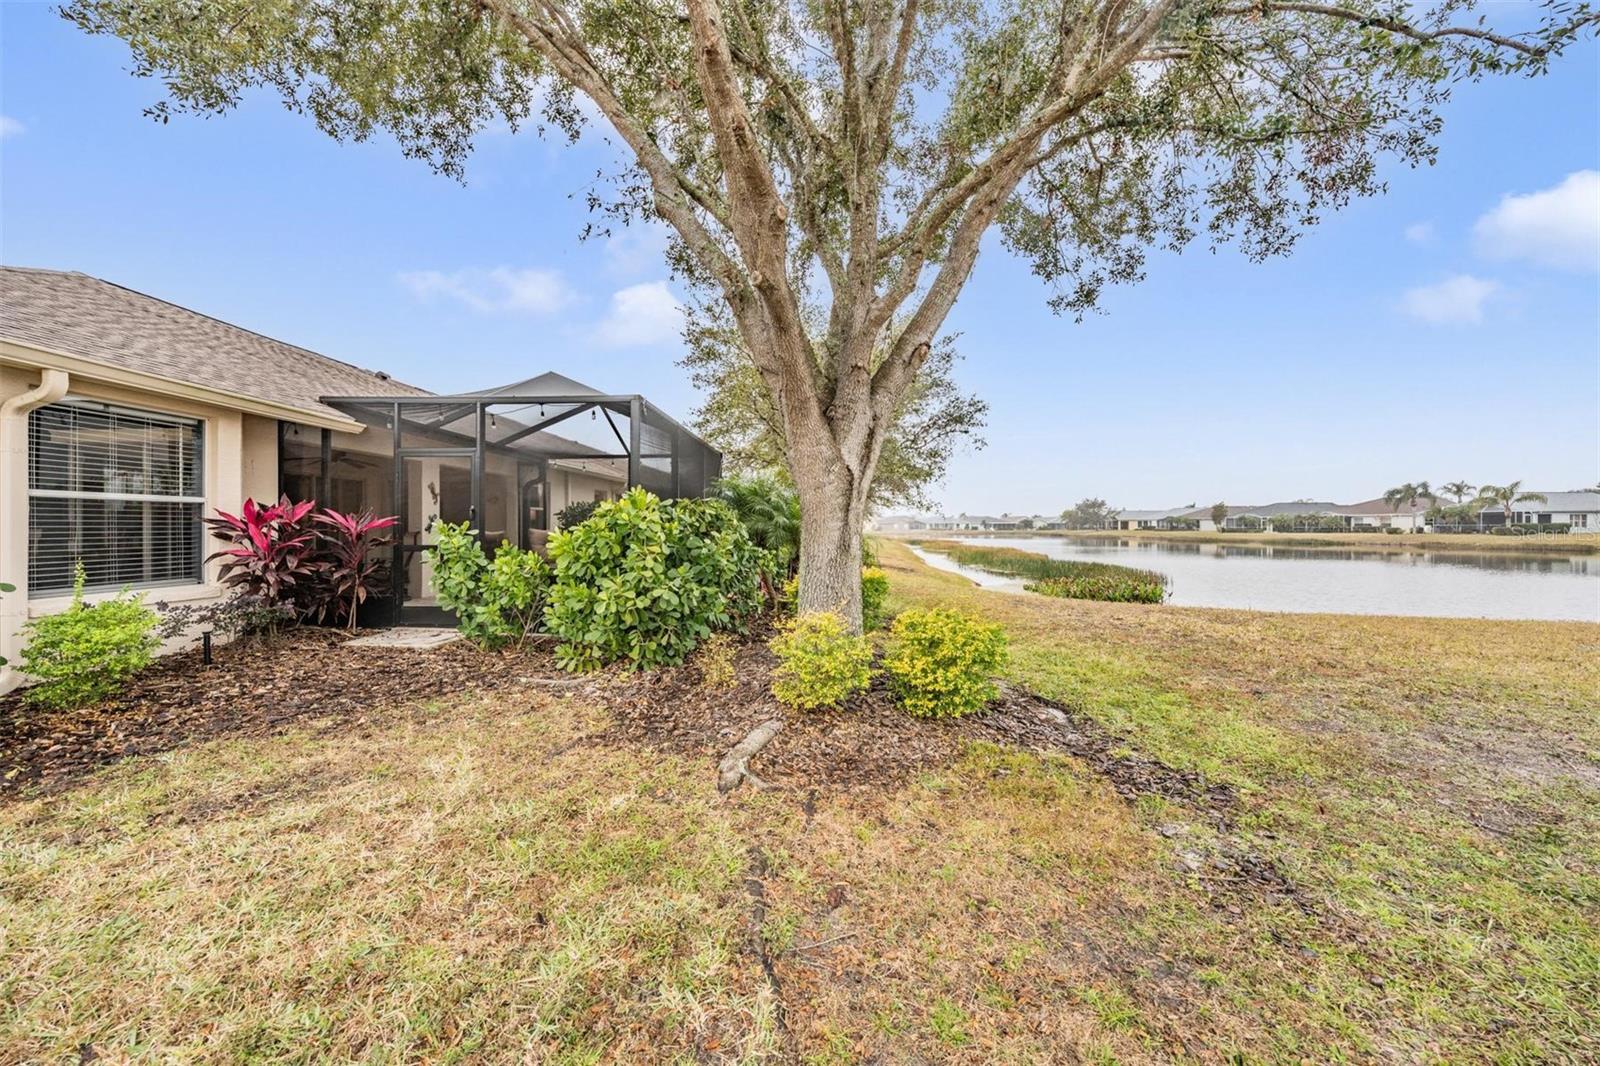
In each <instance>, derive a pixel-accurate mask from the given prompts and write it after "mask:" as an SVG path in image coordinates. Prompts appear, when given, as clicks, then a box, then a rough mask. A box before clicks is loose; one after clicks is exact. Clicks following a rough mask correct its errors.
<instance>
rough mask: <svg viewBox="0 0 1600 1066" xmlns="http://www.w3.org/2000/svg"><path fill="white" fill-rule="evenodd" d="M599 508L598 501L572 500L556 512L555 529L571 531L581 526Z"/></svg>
mask: <svg viewBox="0 0 1600 1066" xmlns="http://www.w3.org/2000/svg"><path fill="white" fill-rule="evenodd" d="M599 506H600V501H599V500H574V501H573V502H571V503H569V504H567V505H566V506H565V507H563V508H561V510H559V511H557V512H556V528H557V529H572V528H574V527H576V526H581V525H583V523H585V522H587V521H588V520H589V518H590V516H591V515H593V514H594V512H595V508H597V507H599Z"/></svg>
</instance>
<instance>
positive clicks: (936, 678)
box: [883, 610, 1006, 718]
mask: <svg viewBox="0 0 1600 1066" xmlns="http://www.w3.org/2000/svg"><path fill="white" fill-rule="evenodd" d="M890 633H891V635H892V636H893V643H892V646H891V648H890V650H889V654H888V655H887V656H886V657H885V658H884V662H883V665H884V669H885V670H887V671H888V673H889V681H890V684H891V685H892V686H893V688H894V691H895V694H896V696H898V697H899V700H900V706H902V707H904V708H905V709H906V710H908V711H910V712H911V713H912V714H914V715H917V716H918V717H920V718H955V717H959V716H961V715H964V714H971V713H972V712H973V711H977V710H980V709H982V707H983V706H984V704H986V703H988V702H989V701H990V700H992V699H994V697H995V694H996V693H997V691H998V690H997V689H996V687H995V683H994V679H993V674H994V673H995V671H997V670H999V669H1000V668H1001V667H1002V666H1004V665H1005V662H1006V635H1005V632H1004V630H1002V629H1001V628H1000V627H999V626H997V625H990V624H988V623H986V622H983V621H980V620H979V619H976V618H973V617H972V616H970V615H965V614H962V613H960V612H959V611H949V610H930V611H906V612H905V613H903V614H901V615H900V616H899V617H898V618H896V619H895V620H894V626H893V627H892V628H891V629H890Z"/></svg>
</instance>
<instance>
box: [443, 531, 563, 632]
mask: <svg viewBox="0 0 1600 1066" xmlns="http://www.w3.org/2000/svg"><path fill="white" fill-rule="evenodd" d="M433 533H434V543H433V545H432V546H431V547H429V548H428V550H427V556H428V564H429V565H430V566H431V567H432V568H433V589H434V593H435V594H436V595H437V596H438V597H439V603H440V604H441V605H443V606H444V607H447V608H449V609H450V610H451V611H454V612H455V616H456V624H457V627H458V628H459V629H460V630H461V632H462V634H463V635H464V636H466V637H467V638H468V639H469V640H473V641H476V642H477V643H479V644H481V645H483V646H484V647H488V648H498V647H503V646H505V645H507V644H513V643H514V644H517V645H521V644H522V643H523V641H525V640H527V638H528V635H529V634H530V633H532V632H534V631H535V630H537V629H538V628H539V625H540V622H541V621H542V620H543V618H544V609H545V605H546V603H548V601H549V597H550V580H551V578H550V565H549V564H548V563H546V562H545V561H544V559H543V558H541V557H540V556H539V554H538V553H537V552H531V551H523V550H522V549H520V548H517V547H514V546H513V545H511V544H510V543H506V542H502V543H501V545H500V547H499V549H498V550H497V551H496V552H495V553H494V559H493V560H491V559H490V558H489V557H488V556H487V555H485V554H484V551H483V544H482V543H481V542H480V541H479V539H478V533H477V531H476V530H474V529H471V528H470V527H469V526H468V523H466V522H457V523H454V524H452V523H449V522H440V523H438V524H436V525H435V526H434V527H433Z"/></svg>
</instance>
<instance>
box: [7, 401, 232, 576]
mask: <svg viewBox="0 0 1600 1066" xmlns="http://www.w3.org/2000/svg"><path fill="white" fill-rule="evenodd" d="M202 441H203V437H202V433H201V424H200V421H199V420H198V419H193V418H181V417H177V416H174V415H165V414H160V413H157V412H154V411H140V410H134V409H131V408H127V407H118V406H115V405H112V404H105V403H99V402H95V401H90V400H76V399H67V400H64V401H62V402H61V403H56V404H51V405H49V406H47V407H41V408H38V409H37V410H35V411H32V412H31V413H30V414H29V415H28V594H29V595H30V596H49V595H56V594H59V593H61V592H64V591H68V590H70V589H71V588H72V579H73V571H74V569H75V568H76V567H77V564H78V563H79V562H82V563H83V567H84V572H85V586H86V587H88V588H120V587H122V586H123V585H173V584H187V583H196V582H199V581H201V580H202V566H201V557H202V556H201V553H202V548H201V543H202V536H201V534H202V527H201V524H200V517H201V510H202V508H203V507H204V505H205V495H204V491H205V490H204V488H203V480H202V462H203V450H202Z"/></svg>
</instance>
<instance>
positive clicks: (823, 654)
mask: <svg viewBox="0 0 1600 1066" xmlns="http://www.w3.org/2000/svg"><path fill="white" fill-rule="evenodd" d="M771 648H772V651H773V654H775V655H777V657H778V668H777V669H776V670H774V671H773V672H772V694H773V695H774V696H776V697H777V698H778V700H779V701H780V702H782V703H785V704H788V705H789V706H790V707H803V708H806V709H808V710H809V709H811V708H815V707H836V706H838V705H839V704H841V703H843V702H844V701H845V700H846V699H847V698H849V697H850V696H851V695H852V694H853V693H856V692H860V691H861V690H862V689H864V688H866V687H867V685H869V684H871V682H872V644H871V642H870V641H868V640H867V638H866V637H858V636H855V635H853V634H852V633H851V632H850V630H849V628H848V627H847V626H846V625H845V623H844V619H843V618H840V617H839V616H838V615H836V614H834V613H833V612H831V611H819V612H816V613H813V614H803V615H801V616H800V617H799V618H796V619H794V620H793V621H791V622H788V623H786V624H785V625H784V627H783V631H782V632H781V633H779V634H778V636H777V637H775V638H773V641H772V644H771Z"/></svg>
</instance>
